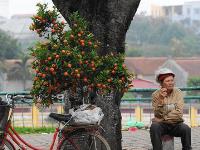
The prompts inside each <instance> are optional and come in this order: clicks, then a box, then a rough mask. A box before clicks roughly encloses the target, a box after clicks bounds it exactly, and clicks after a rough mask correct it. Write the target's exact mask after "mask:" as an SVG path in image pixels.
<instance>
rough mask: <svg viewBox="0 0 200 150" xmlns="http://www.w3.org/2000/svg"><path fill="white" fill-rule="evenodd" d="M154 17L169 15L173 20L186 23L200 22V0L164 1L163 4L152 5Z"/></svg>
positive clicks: (195, 23)
mask: <svg viewBox="0 0 200 150" xmlns="http://www.w3.org/2000/svg"><path fill="white" fill-rule="evenodd" d="M151 15H152V16H153V17H167V18H168V19H169V20H171V21H173V22H179V21H181V22H182V23H184V24H185V25H188V26H191V25H199V24H200V17H199V16H200V1H192V2H185V3H182V2H178V1H174V3H164V4H162V5H156V4H152V5H151Z"/></svg>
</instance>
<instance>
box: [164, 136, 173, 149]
mask: <svg viewBox="0 0 200 150" xmlns="http://www.w3.org/2000/svg"><path fill="white" fill-rule="evenodd" d="M162 145H163V150H174V137H173V136H170V135H163V136H162Z"/></svg>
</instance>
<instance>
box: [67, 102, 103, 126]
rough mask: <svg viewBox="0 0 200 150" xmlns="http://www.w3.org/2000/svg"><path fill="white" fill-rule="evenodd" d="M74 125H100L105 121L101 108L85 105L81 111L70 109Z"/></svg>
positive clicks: (81, 107)
mask: <svg viewBox="0 0 200 150" xmlns="http://www.w3.org/2000/svg"><path fill="white" fill-rule="evenodd" d="M69 113H70V114H71V115H72V118H73V123H74V124H84V125H87V124H99V123H100V122H101V120H102V119H103V116H104V114H103V112H102V109H101V108H100V107H97V106H95V105H91V104H83V105H81V106H80V108H79V109H77V110H74V109H70V111H69Z"/></svg>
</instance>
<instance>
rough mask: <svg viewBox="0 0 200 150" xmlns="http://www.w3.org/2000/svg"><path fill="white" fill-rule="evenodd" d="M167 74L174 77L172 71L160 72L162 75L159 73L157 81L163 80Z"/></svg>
mask: <svg viewBox="0 0 200 150" xmlns="http://www.w3.org/2000/svg"><path fill="white" fill-rule="evenodd" d="M169 76H173V77H174V75H173V74H172V73H168V74H162V75H159V77H158V81H163V80H164V79H165V78H167V77H169Z"/></svg>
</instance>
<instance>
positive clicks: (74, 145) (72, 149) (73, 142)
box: [58, 131, 111, 150]
mask: <svg viewBox="0 0 200 150" xmlns="http://www.w3.org/2000/svg"><path fill="white" fill-rule="evenodd" d="M58 150H111V148H110V146H109V144H108V142H107V141H106V139H105V138H104V137H102V136H101V135H100V134H95V133H92V132H86V131H82V132H77V133H74V134H72V135H71V136H69V138H65V139H64V140H63V141H62V142H61V144H60V146H59V148H58Z"/></svg>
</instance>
